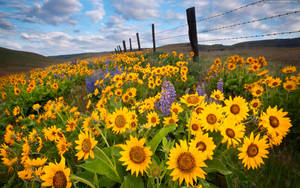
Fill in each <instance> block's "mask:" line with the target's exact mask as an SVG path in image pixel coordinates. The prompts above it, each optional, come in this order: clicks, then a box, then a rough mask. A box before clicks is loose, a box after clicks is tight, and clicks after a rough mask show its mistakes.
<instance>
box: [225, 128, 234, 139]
mask: <svg viewBox="0 0 300 188" xmlns="http://www.w3.org/2000/svg"><path fill="white" fill-rule="evenodd" d="M226 135H227V136H228V137H229V138H234V136H235V133H234V130H232V129H230V128H228V129H226Z"/></svg>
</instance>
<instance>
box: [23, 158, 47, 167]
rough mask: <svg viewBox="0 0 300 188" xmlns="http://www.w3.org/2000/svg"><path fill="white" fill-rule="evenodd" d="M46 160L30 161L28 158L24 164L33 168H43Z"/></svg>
mask: <svg viewBox="0 0 300 188" xmlns="http://www.w3.org/2000/svg"><path fill="white" fill-rule="evenodd" d="M47 160H48V159H47V158H39V157H38V158H36V159H30V158H28V159H27V161H26V163H27V165H29V166H33V167H38V166H43V165H44V164H45V163H46V162H47Z"/></svg>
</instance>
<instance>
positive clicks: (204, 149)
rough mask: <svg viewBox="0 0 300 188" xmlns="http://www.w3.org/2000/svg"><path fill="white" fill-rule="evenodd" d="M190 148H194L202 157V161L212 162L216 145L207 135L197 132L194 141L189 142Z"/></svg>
mask: <svg viewBox="0 0 300 188" xmlns="http://www.w3.org/2000/svg"><path fill="white" fill-rule="evenodd" d="M191 147H196V148H197V149H198V150H199V151H200V152H201V155H203V156H204V160H206V159H210V160H212V156H213V154H214V150H215V148H216V145H215V143H214V141H213V138H212V137H209V136H208V134H207V133H206V134H203V133H202V132H198V133H197V134H196V137H195V139H193V140H191Z"/></svg>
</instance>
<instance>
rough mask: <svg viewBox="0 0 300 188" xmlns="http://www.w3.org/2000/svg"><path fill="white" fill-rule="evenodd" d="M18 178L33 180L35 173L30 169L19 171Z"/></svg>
mask: <svg viewBox="0 0 300 188" xmlns="http://www.w3.org/2000/svg"><path fill="white" fill-rule="evenodd" d="M18 176H19V178H21V179H22V180H31V179H32V178H34V176H33V172H32V170H31V169H30V168H25V169H24V170H22V171H19V172H18Z"/></svg>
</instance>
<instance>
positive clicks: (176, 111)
mask: <svg viewBox="0 0 300 188" xmlns="http://www.w3.org/2000/svg"><path fill="white" fill-rule="evenodd" d="M170 111H171V113H174V114H176V115H178V114H180V113H181V112H182V111H183V109H182V107H181V106H180V104H179V103H177V102H173V103H172V105H171V109H170Z"/></svg>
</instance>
